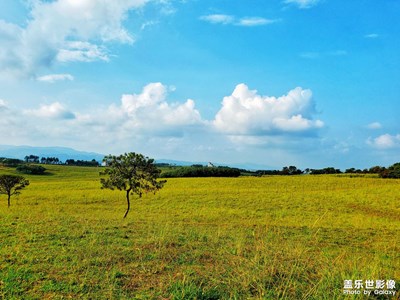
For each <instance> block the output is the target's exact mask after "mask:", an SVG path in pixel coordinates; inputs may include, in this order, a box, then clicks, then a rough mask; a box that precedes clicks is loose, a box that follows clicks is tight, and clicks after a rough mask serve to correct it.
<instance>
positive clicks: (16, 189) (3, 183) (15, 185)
mask: <svg viewBox="0 0 400 300" xmlns="http://www.w3.org/2000/svg"><path fill="white" fill-rule="evenodd" d="M27 185H29V181H28V180H26V179H25V178H24V177H22V176H15V175H0V194H5V195H7V197H8V207H10V198H11V196H12V195H18V194H19V193H20V190H22V189H23V188H25V187H26V186H27Z"/></svg>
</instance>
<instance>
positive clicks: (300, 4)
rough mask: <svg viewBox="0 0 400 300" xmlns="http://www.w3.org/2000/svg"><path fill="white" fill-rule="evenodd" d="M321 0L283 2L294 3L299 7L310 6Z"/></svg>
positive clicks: (288, 0)
mask: <svg viewBox="0 0 400 300" xmlns="http://www.w3.org/2000/svg"><path fill="white" fill-rule="evenodd" d="M319 2H321V0H285V1H283V3H286V4H294V5H296V6H297V7H298V8H300V9H306V8H311V7H313V6H315V5H317V4H318V3H319Z"/></svg>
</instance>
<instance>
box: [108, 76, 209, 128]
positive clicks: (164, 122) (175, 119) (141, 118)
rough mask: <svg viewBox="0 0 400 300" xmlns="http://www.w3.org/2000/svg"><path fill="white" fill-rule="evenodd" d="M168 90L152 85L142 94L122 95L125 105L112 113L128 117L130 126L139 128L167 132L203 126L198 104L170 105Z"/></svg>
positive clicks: (189, 100) (188, 102)
mask: <svg viewBox="0 0 400 300" xmlns="http://www.w3.org/2000/svg"><path fill="white" fill-rule="evenodd" d="M168 89H169V88H168V87H167V86H165V85H163V84H161V83H159V82H157V83H150V84H148V85H146V86H145V87H144V88H143V90H142V92H141V93H140V94H126V95H122V98H121V106H120V107H119V108H117V107H115V106H112V107H111V108H110V112H112V113H113V114H115V113H117V114H122V115H125V116H126V117H127V121H128V124H129V126H131V127H132V128H136V129H146V130H149V129H150V130H157V131H160V130H161V131H163V130H164V129H165V130H168V129H171V127H179V126H190V125H196V124H200V123H202V120H201V116H200V113H199V111H198V110H196V109H195V102H194V101H193V100H191V99H188V100H187V101H186V102H185V103H173V104H170V103H168V102H167V101H166V98H167V94H168Z"/></svg>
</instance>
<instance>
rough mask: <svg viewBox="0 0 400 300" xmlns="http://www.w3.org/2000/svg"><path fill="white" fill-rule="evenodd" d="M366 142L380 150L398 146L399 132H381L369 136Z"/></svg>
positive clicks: (399, 140) (399, 141)
mask: <svg viewBox="0 0 400 300" xmlns="http://www.w3.org/2000/svg"><path fill="white" fill-rule="evenodd" d="M367 144H369V145H370V146H372V147H374V148H377V149H381V150H387V149H392V148H399V147H400V134H397V135H390V134H383V135H380V136H378V137H376V138H369V139H368V140H367Z"/></svg>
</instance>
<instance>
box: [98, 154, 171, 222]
mask: <svg viewBox="0 0 400 300" xmlns="http://www.w3.org/2000/svg"><path fill="white" fill-rule="evenodd" d="M103 162H104V163H105V164H106V166H107V167H106V169H105V170H104V171H103V172H101V173H100V175H102V176H106V178H101V179H100V183H101V188H102V189H103V188H106V189H111V190H114V189H118V190H120V191H125V192H126V200H127V204H128V207H127V210H126V212H125V215H124V218H126V216H127V215H128V212H129V209H130V198H129V196H130V195H133V194H136V195H138V196H139V197H142V195H143V193H148V192H153V193H155V192H157V191H158V190H160V189H161V188H162V187H163V186H164V183H165V182H166V181H158V180H157V178H158V177H159V176H160V173H161V171H160V170H159V169H158V168H157V167H156V166H155V165H154V159H151V158H148V157H145V156H143V155H142V154H138V153H134V152H130V153H125V154H122V155H119V156H113V155H108V156H106V157H104V159H103Z"/></svg>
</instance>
